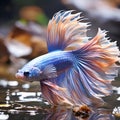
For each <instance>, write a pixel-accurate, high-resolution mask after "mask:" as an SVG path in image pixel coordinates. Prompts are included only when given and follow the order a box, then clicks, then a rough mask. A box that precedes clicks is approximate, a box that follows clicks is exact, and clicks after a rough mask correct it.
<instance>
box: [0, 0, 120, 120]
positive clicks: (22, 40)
mask: <svg viewBox="0 0 120 120" xmlns="http://www.w3.org/2000/svg"><path fill="white" fill-rule="evenodd" d="M71 9H73V10H76V11H77V12H82V13H81V14H82V15H83V16H84V18H85V19H84V21H85V22H90V24H91V26H90V27H89V30H88V36H90V37H93V36H94V35H95V34H96V33H97V30H98V28H99V27H100V28H101V29H104V30H106V31H108V33H107V35H108V36H109V37H110V40H111V41H117V45H118V47H119V48H120V0H2V1H1V2H0V103H1V104H0V110H3V111H4V110H5V109H6V104H8V103H9V105H10V106H7V108H8V109H11V103H21V101H22V102H25V101H26V100H27V102H28V101H29V102H31V98H32V100H33V101H34V100H35V102H38V103H34V105H36V104H37V105H38V104H39V103H40V100H41V99H40V98H41V93H40V92H38V91H39V89H40V86H39V84H38V83H32V84H31V83H26V82H23V81H20V80H16V78H15V77H14V75H15V73H16V71H17V70H18V69H19V68H21V67H22V66H23V65H24V64H25V63H26V62H28V61H29V60H31V59H33V58H35V57H37V56H40V55H43V54H45V53H47V46H46V29H47V24H48V21H49V19H51V18H52V16H53V15H54V13H56V12H58V11H60V10H71ZM113 86H114V87H113V89H114V92H115V94H113V96H111V97H110V98H112V100H111V99H110V98H109V97H108V98H105V99H106V100H107V101H108V102H110V104H111V105H112V106H111V108H112V109H114V108H115V107H118V106H120V97H119V95H120V75H118V77H117V78H116V80H115V81H114V82H113ZM21 91H24V92H21ZM29 92H32V93H29ZM32 95H33V96H32ZM20 97H22V99H21V98H20ZM33 98H34V99H33ZM109 99H110V101H109ZM33 101H32V103H31V105H32V104H33ZM2 103H5V104H2ZM44 103H45V104H46V105H48V103H46V102H44ZM15 105H16V104H15ZM25 105H27V104H26V102H25ZM1 106H2V107H1ZM17 106H19V105H18V104H17ZM13 108H14V106H13ZM8 109H6V110H8ZM32 109H33V108H32ZM115 110H116V111H117V109H115ZM116 111H115V112H114V113H118V112H116ZM118 111H119V113H120V108H119V110H118ZM2 115H5V113H2V114H1V112H0V117H3V116H2ZM119 115H120V114H119ZM4 117H8V116H4ZM15 117H16V116H15ZM24 117H25V116H23V118H24ZM36 119H38V118H36ZM95 120H96V119H95Z"/></svg>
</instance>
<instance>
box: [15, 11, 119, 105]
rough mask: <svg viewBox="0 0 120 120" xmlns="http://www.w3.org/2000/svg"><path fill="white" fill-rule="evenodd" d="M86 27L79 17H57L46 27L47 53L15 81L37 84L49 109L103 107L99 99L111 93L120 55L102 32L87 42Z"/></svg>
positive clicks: (63, 14) (69, 13)
mask: <svg viewBox="0 0 120 120" xmlns="http://www.w3.org/2000/svg"><path fill="white" fill-rule="evenodd" d="M87 27H88V24H87V23H84V22H81V17H80V13H76V14H72V11H60V12H58V13H56V14H55V15H54V16H53V18H52V19H51V20H50V21H49V23H48V29H47V46H48V53H47V54H45V55H42V56H39V57H37V58H35V59H33V60H32V61H30V62H28V63H27V64H26V65H25V66H23V68H22V69H20V70H19V71H18V72H17V73H16V77H17V78H21V79H25V80H28V81H40V84H41V91H42V94H43V96H44V98H45V99H46V100H47V101H48V102H49V103H50V104H52V105H60V104H62V105H63V104H65V105H66V104H69V105H81V104H87V105H95V104H100V103H103V100H102V98H101V97H102V96H107V95H110V94H111V93H112V85H111V81H112V80H114V78H115V77H116V76H117V71H118V66H117V65H116V64H115V62H117V61H118V60H119V57H118V56H119V53H120V52H119V50H118V48H117V46H116V42H110V41H109V40H107V38H106V32H105V31H102V30H101V29H98V33H97V35H96V36H95V37H94V38H93V39H91V40H89V37H87V35H86V32H87Z"/></svg>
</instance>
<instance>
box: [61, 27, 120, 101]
mask: <svg viewBox="0 0 120 120" xmlns="http://www.w3.org/2000/svg"><path fill="white" fill-rule="evenodd" d="M105 36H106V34H105V31H102V30H100V29H99V30H98V34H97V35H96V36H95V37H94V38H93V39H92V40H91V41H89V42H88V43H86V44H85V45H84V46H82V47H81V48H80V49H79V50H76V51H72V54H74V55H75V59H74V62H75V65H74V68H71V69H70V70H69V71H67V73H66V75H65V79H66V81H65V82H64V83H63V84H64V85H65V86H66V87H67V88H68V91H70V94H71V96H73V97H74V99H76V100H75V101H79V100H81V101H82V102H85V101H86V102H85V103H89V101H90V99H89V98H96V99H98V100H102V99H101V97H102V96H107V95H110V94H111V92H112V86H111V81H112V80H114V78H115V77H116V76H117V72H118V70H117V65H115V62H117V61H118V60H119V57H118V56H119V54H120V52H119V49H118V47H117V46H116V42H110V41H109V40H108V39H107V38H106V37H105ZM75 96H76V97H75ZM81 96H82V97H81Z"/></svg>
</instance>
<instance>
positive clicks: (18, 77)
mask: <svg viewBox="0 0 120 120" xmlns="http://www.w3.org/2000/svg"><path fill="white" fill-rule="evenodd" d="M15 77H16V78H17V79H24V78H25V77H24V76H23V75H22V74H21V73H16V74H15Z"/></svg>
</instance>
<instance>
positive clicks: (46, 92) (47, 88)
mask: <svg viewBox="0 0 120 120" xmlns="http://www.w3.org/2000/svg"><path fill="white" fill-rule="evenodd" d="M50 81H52V82H50ZM55 81H56V80H53V79H52V80H49V81H48V80H46V81H42V82H40V84H41V91H42V93H43V96H44V98H45V99H46V100H48V102H49V103H51V104H52V105H58V104H59V105H60V104H61V105H70V106H72V105H73V104H72V103H71V102H70V101H69V100H68V99H66V97H65V95H66V88H62V87H60V86H58V85H56V83H55Z"/></svg>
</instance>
